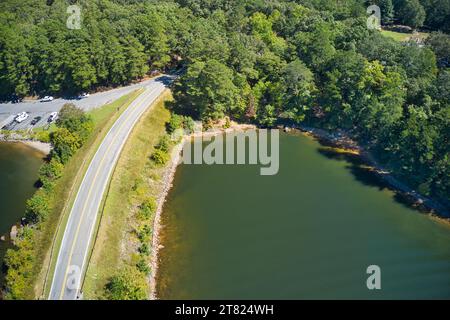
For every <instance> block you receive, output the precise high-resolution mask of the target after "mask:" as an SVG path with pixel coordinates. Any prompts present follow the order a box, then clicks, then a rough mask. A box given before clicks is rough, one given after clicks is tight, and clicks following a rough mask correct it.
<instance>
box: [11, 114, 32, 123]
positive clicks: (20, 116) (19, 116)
mask: <svg viewBox="0 0 450 320" xmlns="http://www.w3.org/2000/svg"><path fill="white" fill-rule="evenodd" d="M28 117H29V115H28V113H26V112H21V113H18V114H17V115H16V117H15V118H14V120H15V121H16V122H17V123H21V122H23V121H25V120H27V119H28Z"/></svg>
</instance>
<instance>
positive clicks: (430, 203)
mask: <svg viewBox="0 0 450 320" xmlns="http://www.w3.org/2000/svg"><path fill="white" fill-rule="evenodd" d="M293 128H294V129H297V130H298V131H300V132H301V133H302V134H304V135H306V136H309V137H312V138H314V139H316V140H317V141H318V142H319V143H321V144H322V145H324V146H329V147H332V148H335V149H336V150H337V151H340V152H343V153H349V154H352V155H355V156H358V157H360V158H361V160H362V161H363V162H364V163H366V164H367V166H368V170H370V171H371V172H373V173H374V174H375V175H376V176H377V177H378V178H380V179H381V180H382V181H383V182H384V183H385V184H386V187H387V188H388V189H389V190H391V191H392V192H393V193H394V194H397V195H399V196H401V197H403V198H404V199H405V200H406V201H407V203H408V205H409V206H410V207H411V208H413V209H416V210H418V211H419V212H420V213H424V214H427V215H429V216H430V217H431V218H433V219H435V220H438V221H440V222H442V223H445V224H450V213H449V211H448V209H447V208H446V206H445V205H443V204H442V203H440V202H439V201H437V200H434V199H432V198H429V197H426V196H424V195H422V194H420V193H419V192H417V191H416V190H414V189H412V188H410V187H409V186H408V185H407V184H406V183H404V182H402V181H400V180H399V179H398V178H396V177H394V175H393V174H392V172H391V171H389V170H387V169H386V168H384V167H383V166H381V165H380V164H379V163H378V162H377V161H376V160H375V158H374V157H373V155H372V154H371V153H370V152H369V151H367V150H366V149H365V148H364V147H363V146H361V145H359V144H358V143H357V142H355V141H354V140H352V139H351V138H350V137H348V136H346V135H334V134H332V133H330V132H328V131H326V130H324V129H319V128H313V127H307V126H302V125H297V126H294V127H293Z"/></svg>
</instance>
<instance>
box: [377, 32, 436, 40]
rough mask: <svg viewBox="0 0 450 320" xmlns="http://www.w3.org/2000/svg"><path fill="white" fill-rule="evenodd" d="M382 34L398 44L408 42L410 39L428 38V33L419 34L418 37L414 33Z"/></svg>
mask: <svg viewBox="0 0 450 320" xmlns="http://www.w3.org/2000/svg"><path fill="white" fill-rule="evenodd" d="M381 34H383V35H384V36H386V37H389V38H392V39H394V40H395V41H398V42H404V41H408V40H409V39H410V38H420V39H425V38H426V37H428V33H426V32H419V33H418V34H417V35H414V34H412V33H402V32H395V31H388V30H382V31H381Z"/></svg>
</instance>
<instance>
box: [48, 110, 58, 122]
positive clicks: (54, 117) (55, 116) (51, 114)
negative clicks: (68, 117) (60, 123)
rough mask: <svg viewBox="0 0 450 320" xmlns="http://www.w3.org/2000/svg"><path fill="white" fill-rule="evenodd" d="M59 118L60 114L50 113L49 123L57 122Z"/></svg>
mask: <svg viewBox="0 0 450 320" xmlns="http://www.w3.org/2000/svg"><path fill="white" fill-rule="evenodd" d="M57 117H58V112H52V113H50V117H48V120H47V121H48V122H49V123H51V122H53V121H55V120H56V118H57Z"/></svg>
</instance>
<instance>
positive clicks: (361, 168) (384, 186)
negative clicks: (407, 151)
mask: <svg viewBox="0 0 450 320" xmlns="http://www.w3.org/2000/svg"><path fill="white" fill-rule="evenodd" d="M318 152H319V153H320V154H321V155H322V156H324V157H326V158H328V159H330V160H337V161H345V162H346V163H347V165H346V168H347V169H348V170H350V172H351V173H352V175H353V176H354V178H355V179H356V180H357V181H358V182H361V183H362V184H364V185H366V186H370V187H375V188H378V190H380V191H382V190H390V191H392V192H393V193H394V194H393V198H394V200H395V201H396V202H398V203H400V204H402V205H403V206H404V207H406V208H409V209H411V208H413V209H415V210H417V211H419V212H421V213H429V210H427V208H426V207H424V206H422V205H418V204H417V203H416V201H415V200H414V199H413V198H412V197H411V196H408V195H407V194H405V193H402V192H399V191H398V190H397V189H395V188H393V187H392V186H391V185H390V184H389V183H387V182H386V181H385V179H384V178H383V176H382V174H380V173H378V172H376V171H375V170H373V168H372V167H371V166H369V165H367V162H366V161H365V160H364V159H363V158H362V157H361V156H360V155H358V154H352V153H348V152H339V151H337V150H335V149H333V147H320V148H319V149H318Z"/></svg>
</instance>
